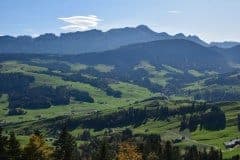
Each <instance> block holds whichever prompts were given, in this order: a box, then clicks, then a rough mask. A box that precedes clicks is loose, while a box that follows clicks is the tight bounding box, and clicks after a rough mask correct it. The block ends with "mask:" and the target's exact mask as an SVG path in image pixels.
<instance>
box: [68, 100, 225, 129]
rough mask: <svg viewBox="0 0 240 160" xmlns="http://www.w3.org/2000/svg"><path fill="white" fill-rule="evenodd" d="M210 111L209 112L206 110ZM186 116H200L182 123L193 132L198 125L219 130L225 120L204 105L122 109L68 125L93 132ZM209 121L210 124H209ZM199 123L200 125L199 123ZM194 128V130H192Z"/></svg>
mask: <svg viewBox="0 0 240 160" xmlns="http://www.w3.org/2000/svg"><path fill="white" fill-rule="evenodd" d="M216 108H217V109H216ZM208 109H211V111H210V112H208V111H207V110H208ZM187 114H193V115H194V114H196V115H201V116H196V117H195V116H192V117H191V118H190V120H189V119H185V120H184V121H183V122H182V125H181V128H182V129H184V128H189V126H191V130H194V129H195V128H196V127H197V125H198V124H201V126H202V128H204V129H207V130H219V129H223V128H225V125H226V118H225V114H224V112H222V111H221V110H220V109H219V108H218V107H216V106H212V105H209V104H206V103H202V104H198V105H195V104H194V103H193V104H192V105H190V106H183V107H179V108H171V109H170V108H168V107H159V106H156V107H149V108H147V107H145V108H144V109H141V108H132V107H130V108H128V109H122V110H120V111H118V112H114V113H111V114H107V115H101V114H100V113H96V114H94V115H91V116H87V117H85V118H80V119H70V122H69V125H70V126H71V128H76V127H77V126H79V125H82V126H83V127H84V128H94V129H95V130H102V129H104V128H115V127H123V126H127V125H133V126H135V127H136V126H139V125H141V124H143V123H145V122H146V121H147V120H148V119H154V120H168V119H169V118H170V117H172V116H183V117H184V115H187ZM200 117H201V118H200ZM209 121H210V122H209ZM200 122H201V123H200ZM192 126H194V129H192Z"/></svg>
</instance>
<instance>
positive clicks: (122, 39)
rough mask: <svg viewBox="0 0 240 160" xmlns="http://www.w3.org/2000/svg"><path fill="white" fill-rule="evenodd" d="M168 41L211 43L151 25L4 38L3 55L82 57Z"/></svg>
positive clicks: (0, 38)
mask: <svg viewBox="0 0 240 160" xmlns="http://www.w3.org/2000/svg"><path fill="white" fill-rule="evenodd" d="M166 39H186V40H190V41H193V42H196V43H199V44H201V45H203V46H207V45H208V44H207V43H206V42H204V41H203V40H201V39H200V38H199V37H197V36H190V35H189V36H185V35H184V34H182V33H180V34H176V35H169V34H168V33H166V32H160V33H158V32H155V31H153V30H151V29H150V28H149V27H148V26H145V25H139V26H137V27H125V28H116V29H110V30H108V31H106V32H103V31H101V30H96V29H93V30H88V31H84V32H80V31H78V32H69V33H61V34H60V35H59V36H57V35H55V34H53V33H46V34H42V35H40V36H38V37H35V38H33V37H31V36H18V37H12V36H0V53H11V52H12V53H22V52H24V53H52V54H80V53H86V52H100V51H106V50H111V49H115V48H119V47H120V46H124V45H129V44H135V43H142V42H150V41H156V40H166Z"/></svg>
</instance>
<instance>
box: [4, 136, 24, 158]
mask: <svg viewBox="0 0 240 160" xmlns="http://www.w3.org/2000/svg"><path fill="white" fill-rule="evenodd" d="M7 153H8V157H9V159H10V160H19V159H20V158H21V154H22V153H21V148H20V143H19V141H18V140H17V139H16V137H15V133H14V132H10V138H9V140H8V145H7Z"/></svg>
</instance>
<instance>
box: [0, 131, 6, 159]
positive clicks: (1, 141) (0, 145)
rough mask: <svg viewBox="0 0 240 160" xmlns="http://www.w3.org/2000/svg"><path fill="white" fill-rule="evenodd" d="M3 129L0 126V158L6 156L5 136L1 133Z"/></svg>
mask: <svg viewBox="0 0 240 160" xmlns="http://www.w3.org/2000/svg"><path fill="white" fill-rule="evenodd" d="M2 132H3V129H2V127H1V126H0V159H3V160H4V159H6V158H7V137H6V136H4V135H3V133H2Z"/></svg>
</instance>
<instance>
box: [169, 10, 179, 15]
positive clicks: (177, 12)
mask: <svg viewBox="0 0 240 160" xmlns="http://www.w3.org/2000/svg"><path fill="white" fill-rule="evenodd" d="M168 13H169V14H180V13H181V11H179V10H171V11H168Z"/></svg>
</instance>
